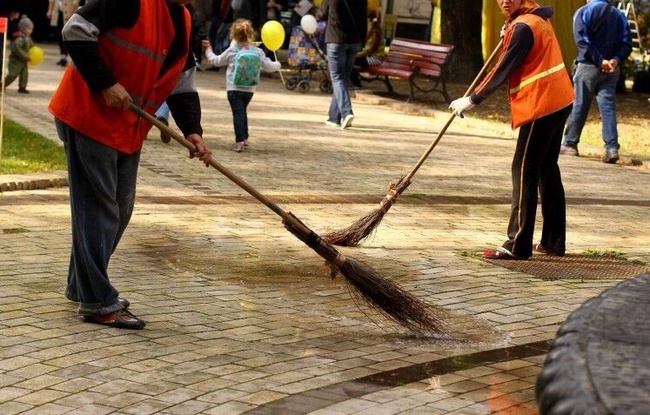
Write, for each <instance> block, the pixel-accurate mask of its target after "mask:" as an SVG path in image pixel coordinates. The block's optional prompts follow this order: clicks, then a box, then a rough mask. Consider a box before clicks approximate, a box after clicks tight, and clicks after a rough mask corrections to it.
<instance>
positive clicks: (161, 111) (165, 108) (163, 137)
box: [154, 102, 172, 144]
mask: <svg viewBox="0 0 650 415" xmlns="http://www.w3.org/2000/svg"><path fill="white" fill-rule="evenodd" d="M169 115H170V114H169V105H167V102H163V104H162V105H161V106H160V107H159V108H158V109H157V110H156V113H155V114H154V116H155V117H156V118H157V119H158V121H160V122H161V123H163V124H165V125H167V126H169ZM171 140H172V136H171V135H169V133H168V132H166V131H162V130H161V131H160V141H162V142H163V143H165V144H167V143H169V142H170V141H171Z"/></svg>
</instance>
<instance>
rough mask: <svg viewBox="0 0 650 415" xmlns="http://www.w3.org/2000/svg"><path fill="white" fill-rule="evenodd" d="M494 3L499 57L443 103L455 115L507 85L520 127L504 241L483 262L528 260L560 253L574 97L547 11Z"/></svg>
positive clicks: (509, 1)
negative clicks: (565, 138)
mask: <svg viewBox="0 0 650 415" xmlns="http://www.w3.org/2000/svg"><path fill="white" fill-rule="evenodd" d="M497 2H498V3H499V7H500V8H501V10H502V11H503V13H504V14H505V15H506V17H507V19H506V24H505V26H504V35H503V36H504V37H503V50H502V52H501V56H500V57H499V60H498V62H497V64H496V66H495V67H494V68H493V69H492V70H491V71H490V73H489V74H488V75H487V77H486V78H485V79H484V80H483V82H482V83H481V84H480V85H479V86H478V87H477V88H476V90H475V91H474V92H473V93H472V94H471V95H470V96H468V97H463V98H459V99H456V100H455V101H453V102H452V103H451V105H450V106H449V108H450V109H451V110H452V111H453V112H454V113H455V114H456V115H462V114H463V112H464V111H467V110H469V109H471V108H472V107H473V106H474V105H478V104H480V103H481V102H483V100H485V99H486V98H487V97H488V96H489V95H490V94H492V93H493V92H494V91H495V90H497V89H498V88H499V87H500V86H501V85H503V84H504V83H506V82H507V83H508V96H509V100H510V108H511V114H512V128H519V136H518V139H517V146H516V149H515V154H514V157H513V160H512V185H513V189H512V208H511V213H510V222H509V224H508V240H507V241H505V242H504V243H503V245H502V246H501V247H498V248H496V249H488V250H486V251H485V253H484V257H485V258H489V259H527V258H529V257H530V256H531V255H532V253H533V250H536V251H539V252H544V253H547V254H551V255H564V253H565V249H566V201H565V195H564V186H563V184H562V177H561V175H560V167H559V166H558V157H559V152H560V144H561V142H562V130H563V128H564V123H565V121H566V119H567V117H568V116H569V113H570V112H571V106H572V103H573V99H574V94H573V87H572V85H571V79H570V78H569V75H568V72H567V70H566V68H565V66H564V62H563V59H562V52H561V50H560V45H559V43H558V41H557V38H556V36H555V32H554V30H553V27H552V25H551V22H550V20H549V19H550V17H551V16H552V14H553V9H552V8H550V7H542V6H540V5H539V4H537V3H536V2H534V1H532V0H497ZM538 188H539V194H540V197H541V204H542V216H543V219H544V220H543V227H542V234H541V242H540V243H536V244H533V236H534V235H533V233H534V230H535V215H536V211H537V196H538Z"/></svg>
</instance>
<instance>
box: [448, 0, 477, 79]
mask: <svg viewBox="0 0 650 415" xmlns="http://www.w3.org/2000/svg"><path fill="white" fill-rule="evenodd" d="M482 4H483V2H482V1H477V0H453V1H451V0H443V1H441V2H440V14H441V28H440V31H441V38H442V43H447V44H450V45H454V46H455V49H454V53H453V55H452V57H451V61H450V63H449V74H450V75H449V80H450V81H451V82H468V83H469V82H471V81H472V80H473V79H474V78H475V77H476V74H478V72H479V71H480V70H481V68H482V67H483V50H482V41H481V28H482V25H483V24H482V23H483V19H482V15H483V7H482Z"/></svg>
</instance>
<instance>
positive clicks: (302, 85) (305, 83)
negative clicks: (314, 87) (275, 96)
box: [298, 81, 311, 94]
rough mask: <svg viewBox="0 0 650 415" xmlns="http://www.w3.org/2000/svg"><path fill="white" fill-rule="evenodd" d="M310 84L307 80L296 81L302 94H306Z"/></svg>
mask: <svg viewBox="0 0 650 415" xmlns="http://www.w3.org/2000/svg"><path fill="white" fill-rule="evenodd" d="M310 88H311V86H310V85H309V81H300V82H298V91H300V92H302V93H303V94H306V93H307V92H309V89H310Z"/></svg>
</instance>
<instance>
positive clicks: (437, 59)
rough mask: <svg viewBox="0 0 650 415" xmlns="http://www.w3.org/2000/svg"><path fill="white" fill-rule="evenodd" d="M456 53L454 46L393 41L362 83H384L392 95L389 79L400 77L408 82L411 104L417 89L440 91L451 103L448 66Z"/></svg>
mask: <svg viewBox="0 0 650 415" xmlns="http://www.w3.org/2000/svg"><path fill="white" fill-rule="evenodd" d="M453 51H454V46H452V45H444V44H435V43H429V42H425V41H421V40H414V39H404V38H394V39H393V40H392V42H391V43H390V47H389V48H388V53H387V54H386V58H385V59H384V61H383V62H382V63H381V65H379V66H370V67H369V68H368V70H367V72H366V74H364V75H362V77H361V80H363V81H366V82H373V81H382V82H383V83H384V84H385V85H386V87H387V88H388V92H393V85H391V83H390V78H400V79H404V80H408V83H409V88H410V90H409V96H408V101H411V100H412V99H413V96H414V94H415V90H418V91H421V92H425V93H426V92H434V91H438V92H440V94H442V96H443V97H444V98H445V101H446V102H451V99H450V98H449V94H448V93H447V84H446V81H447V63H448V62H449V58H450V56H451V53H452V52H453Z"/></svg>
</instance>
